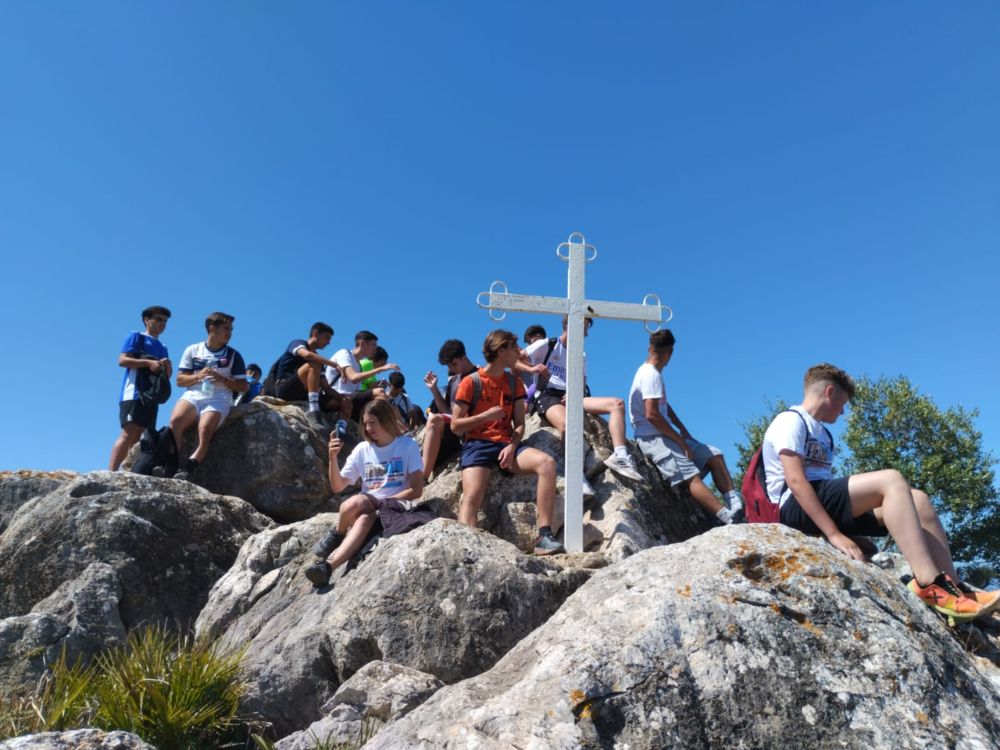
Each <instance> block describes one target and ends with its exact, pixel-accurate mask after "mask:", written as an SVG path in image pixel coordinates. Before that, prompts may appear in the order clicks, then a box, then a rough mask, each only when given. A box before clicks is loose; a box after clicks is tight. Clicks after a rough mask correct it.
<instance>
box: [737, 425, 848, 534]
mask: <svg viewBox="0 0 1000 750" xmlns="http://www.w3.org/2000/svg"><path fill="white" fill-rule="evenodd" d="M785 411H790V412H795V413H796V414H798V415H799V419H801V420H802V424H805V425H806V439H807V440H808V439H809V426H808V424H806V418H805V417H803V416H802V414H800V413H799V412H798V411H796V410H795V409H785ZM780 413H781V414H784V413H785V412H780ZM775 416H777V415H775ZM821 426H822V427H823V430H824V431H825V432H826V435H827V437H828V438H830V448H831V452H832V449H833V435H831V434H830V431H829V430H827V429H826V426H824V425H821ZM763 450H764V446H763V445H762V446H761V447H760V448H758V449H757V450H756V451H755V452H754V454H753V458H751V459H750V464H749V465H748V466H747V470H746V473H745V474H744V475H743V512H744V513H745V514H746V519H747V523H781V510H780V506H779V505H778V504H777V503H772V502H771V498H770V496H769V495H768V494H767V473H766V472H765V471H764V461H763V459H762V458H761V455H760V454H761V451H763ZM804 450H805V449H804V448H803V451H804ZM786 487H788V485H787V484H786V485H784V486H782V488H781V492H780V493H779V495H778V496H779V497H780V496H781V495H783V494H784V492H785V488H786Z"/></svg>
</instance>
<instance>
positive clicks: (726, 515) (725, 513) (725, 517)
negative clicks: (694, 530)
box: [715, 508, 733, 524]
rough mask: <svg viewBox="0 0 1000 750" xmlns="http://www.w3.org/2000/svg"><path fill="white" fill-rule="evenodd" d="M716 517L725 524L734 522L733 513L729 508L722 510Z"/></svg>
mask: <svg viewBox="0 0 1000 750" xmlns="http://www.w3.org/2000/svg"><path fill="white" fill-rule="evenodd" d="M715 517H716V518H718V519H719V520H720V521H722V522H723V523H725V524H730V523H732V522H733V512H732V511H731V510H729V508H723V509H722V510H720V511H719V512H718V513H716V514H715Z"/></svg>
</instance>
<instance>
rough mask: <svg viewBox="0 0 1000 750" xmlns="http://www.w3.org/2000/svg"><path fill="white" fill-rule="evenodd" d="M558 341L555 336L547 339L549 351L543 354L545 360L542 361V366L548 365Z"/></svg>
mask: <svg viewBox="0 0 1000 750" xmlns="http://www.w3.org/2000/svg"><path fill="white" fill-rule="evenodd" d="M558 340H559V339H557V338H556V337H555V336H553V337H552V338H550V339H549V350H548V351H547V352H545V359H543V360H542V364H543V365H547V364H548V363H549V357H551V356H552V350H553V349H555V348H556V342H557V341H558Z"/></svg>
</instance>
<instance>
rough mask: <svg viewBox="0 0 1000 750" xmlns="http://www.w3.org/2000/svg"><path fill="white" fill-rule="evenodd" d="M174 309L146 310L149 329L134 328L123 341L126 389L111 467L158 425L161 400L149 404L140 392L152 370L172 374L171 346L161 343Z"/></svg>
mask: <svg viewBox="0 0 1000 750" xmlns="http://www.w3.org/2000/svg"><path fill="white" fill-rule="evenodd" d="M169 318H170V310H168V309H167V308H165V307H160V306H159V305H154V306H152V307H147V308H146V309H145V310H143V311H142V323H143V325H144V326H145V327H146V332H145V333H141V332H139V331H133V332H132V333H131V334H129V336H128V338H127V339H125V343H124V344H122V348H121V352H120V353H119V354H118V364H119V366H121V367H124V368H125V374H124V376H123V377H122V391H121V397H120V398H119V404H118V420H119V423H120V424H121V428H122V431H121V434H120V435H118V439H117V440H115V444H114V446H113V447H112V448H111V460H110V461H109V462H108V469H110V470H111V471H118V467H119V466H121V464H122V461H124V460H125V456H127V455H128V452H129V449H130V448H131V447H132V446H133V445H135V443H136V441H137V440H138V439H139V438H140V437H142V431H143V430H145V429H146V428H147V427H149V428H150V429H151V430H155V429H156V414H157V411H158V409H159V405H158V404H155V403H154V404H147V403H144V402H143V401H142V399H140V397H139V394H140V393H142V391H144V390H146V389H147V388H148V387H149V377H150V374H153V375H156V374H158V373H159V372H160V371H161V370H163V371H164V372H166V375H167V378H169V377H170V370H171V367H170V359H169V356H170V355H169V354H167V347H165V346H164V345H163V344H161V343H160V334H162V333H163V331H164V329H166V327H167V320H168V319H169Z"/></svg>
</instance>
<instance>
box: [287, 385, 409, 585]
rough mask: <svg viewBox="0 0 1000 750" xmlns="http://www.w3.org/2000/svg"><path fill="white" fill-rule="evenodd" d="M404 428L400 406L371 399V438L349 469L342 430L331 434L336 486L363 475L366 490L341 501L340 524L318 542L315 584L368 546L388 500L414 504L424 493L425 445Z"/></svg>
mask: <svg viewBox="0 0 1000 750" xmlns="http://www.w3.org/2000/svg"><path fill="white" fill-rule="evenodd" d="M404 432H405V427H404V425H403V424H402V423H401V422H400V420H399V411H398V410H397V409H396V407H395V406H393V405H392V404H390V403H389V402H388V401H386V400H384V399H378V400H376V401H370V402H369V403H368V404H367V405H366V406H365V408H364V411H363V412H362V414H361V435H362V437H364V438H365V442H362V443H359V444H358V445H357V447H356V448H355V449H354V450H353V451H351V455H349V456H348V457H347V461H345V462H344V468H343V469H340V468H339V467H338V466H337V456H338V455H340V449H341V442H340V440H339V439H338V437H337V433H336V431H334V432H332V433H331V434H330V443H329V451H330V487H331V488H332V489H333V491H334V492H343V491H344V489H345V488H347V487H348V486H350V485H352V484H355V483H357V482H358V481H359V480H360V481H361V492H359V493H358V494H357V495H352V496H351V497H349V498H348V499H347V500H345V501H344V502H343V503H341V505H340V513H339V518H338V521H337V528H336V529H334V530H332V531H330V532H329V533H328V534H326V536H324V537H323V538H322V539H320V540H319V542H317V543H316V546H315V547H313V552H315V553H316V556H317V557H319V558H320V560H319V561H318V562H316V563H314V564H313V565H310V566H309V567H308V568H306V571H305V576H306V578H308V579H309V581H310V582H311V583H312V584H313V585H314V586H325V585H327V584H328V583H329V582H330V575H331V574H332V573H333V571H334V569H336V568H337V567H338V566H340V565H342V564H343V563H345V562H347V561H348V560H350V559H351V558H352V557H353V556H354V555H355V553H357V551H358V550H360V549H361V547H362V546H364V543H365V541H366V540H367V539H368V537H369V535H370V534H371V532H372V529H373V528H374V527H375V524H376V522H377V520H378V516H377V514H378V511H379V510H382V509H383V508H385V507H386V503H387V501H399V502H400V503H402V504H403V505H404V506H409V504H410V503H412V501H414V500H417V499H419V498H420V496H421V495H422V494H423V491H424V473H423V472H424V465H423V461H422V460H421V458H420V448H419V447H418V446H417V443H416V441H415V440H414V439H413V438H412V437H410V436H409V435H404V434H403V433H404ZM396 507H398V506H396ZM387 533H388V532H387ZM331 553H332V554H331Z"/></svg>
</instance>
